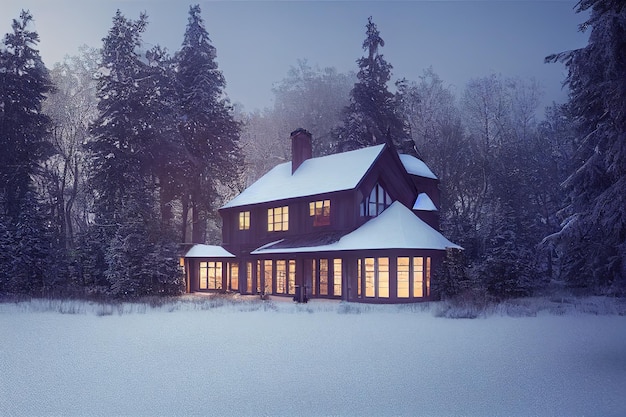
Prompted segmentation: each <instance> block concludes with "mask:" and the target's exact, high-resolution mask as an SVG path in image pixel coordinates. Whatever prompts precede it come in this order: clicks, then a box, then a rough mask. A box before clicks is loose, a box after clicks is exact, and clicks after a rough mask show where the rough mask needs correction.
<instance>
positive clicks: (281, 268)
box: [276, 260, 287, 294]
mask: <svg viewBox="0 0 626 417" xmlns="http://www.w3.org/2000/svg"><path fill="white" fill-rule="evenodd" d="M286 293H287V262H286V261H284V260H279V261H276V294H286Z"/></svg>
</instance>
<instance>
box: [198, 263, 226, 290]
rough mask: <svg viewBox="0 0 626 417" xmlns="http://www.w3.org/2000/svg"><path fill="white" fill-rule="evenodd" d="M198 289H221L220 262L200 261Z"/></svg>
mask: <svg viewBox="0 0 626 417" xmlns="http://www.w3.org/2000/svg"><path fill="white" fill-rule="evenodd" d="M200 289H201V290H221V289H222V263H221V262H200Z"/></svg>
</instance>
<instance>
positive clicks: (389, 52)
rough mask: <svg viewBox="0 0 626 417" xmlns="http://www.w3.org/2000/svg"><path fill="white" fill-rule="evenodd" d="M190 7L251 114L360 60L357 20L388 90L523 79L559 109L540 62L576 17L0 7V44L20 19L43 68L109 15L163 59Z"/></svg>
mask: <svg viewBox="0 0 626 417" xmlns="http://www.w3.org/2000/svg"><path fill="white" fill-rule="evenodd" d="M196 3H199V4H200V6H201V8H202V16H203V18H204V20H205V23H206V28H207V30H208V32H209V36H210V37H211V40H212V42H213V45H214V46H215V47H216V48H217V60H218V64H219V67H220V69H221V70H222V72H223V74H224V76H225V77H226V82H227V87H226V93H227V94H228V96H229V97H230V99H231V101H233V102H238V103H241V104H243V105H244V108H245V109H246V110H254V109H256V108H263V107H267V106H271V105H272V100H273V94H272V92H271V89H272V85H273V84H274V83H276V82H278V81H280V80H281V79H282V78H284V77H285V76H286V74H287V71H288V70H289V67H290V66H295V65H296V64H297V61H298V59H304V58H306V59H307V60H308V61H309V63H310V64H312V65H319V66H320V67H335V68H336V69H337V70H338V71H340V72H347V71H351V70H352V71H356V70H357V66H356V62H355V61H356V59H358V58H359V57H361V56H362V55H363V50H362V48H361V45H362V43H363V39H364V38H365V25H366V23H367V18H368V16H372V17H373V19H374V22H375V23H376V24H377V26H378V29H379V31H380V33H381V36H382V38H383V39H384V40H385V47H384V48H382V50H381V51H382V53H383V54H384V56H385V59H386V60H387V61H388V62H389V63H391V64H392V65H393V74H392V81H395V80H396V79H398V78H402V77H405V78H407V79H409V80H418V77H419V76H420V75H421V74H422V72H423V71H424V69H426V68H428V67H431V66H432V67H433V69H434V71H435V72H436V73H437V74H439V76H440V77H441V78H442V79H443V80H444V82H445V83H446V84H448V85H451V86H452V87H453V88H454V90H455V91H456V92H457V94H460V93H461V92H462V91H463V89H464V86H465V84H466V82H467V81H468V80H469V79H471V78H475V77H482V76H486V75H489V74H490V73H497V74H502V75H503V76H505V77H509V76H511V77H513V76H519V77H522V78H529V77H534V78H536V79H537V80H539V81H540V82H541V83H542V85H543V87H544V89H545V93H546V95H545V100H544V104H547V103H549V102H551V101H552V100H556V101H561V102H562V101H564V99H565V93H564V92H563V91H562V89H561V83H562V81H563V79H564V77H565V74H566V70H565V67H564V66H563V65H561V64H544V63H543V59H544V57H545V56H546V55H549V54H551V53H554V52H561V51H564V50H569V49H574V48H579V47H582V46H584V45H585V44H586V43H587V34H581V33H580V32H578V24H580V23H581V22H582V21H583V20H584V16H582V15H579V14H576V13H575V12H574V6H575V4H576V1H570V0H561V1H557V0H555V1H545V0H544V1H542V0H535V1H530V0H528V1H506V0H490V1H474V0H465V1H410V0H408V1H384V2H383V1H201V2H183V1H179V0H151V1H139V0H137V1H135V0H124V1H118V0H82V1H80V0H2V2H1V4H0V33H1V34H5V33H7V32H8V31H10V30H11V26H10V25H11V22H12V19H14V18H17V17H18V16H19V13H20V10H21V9H29V10H30V11H31V13H32V14H33V17H34V19H35V24H34V29H35V30H36V31H37V32H38V33H39V36H40V38H41V42H40V44H39V49H40V52H41V56H42V58H43V60H44V63H45V64H46V66H48V67H49V68H51V67H52V66H53V65H54V63H55V62H59V61H61V60H62V59H63V57H64V56H65V55H74V54H76V53H77V51H78V46H79V45H82V44H87V45H89V46H93V47H100V46H101V45H102V38H103V37H105V36H106V34H107V32H108V30H109V29H110V27H111V24H112V17H113V15H114V14H115V11H116V10H117V9H120V10H121V11H122V13H123V14H124V15H125V16H126V17H127V18H132V19H136V18H138V16H139V13H140V12H141V11H146V12H147V13H148V19H149V25H148V29H147V31H146V32H145V33H144V36H143V40H144V42H145V43H146V44H147V46H151V45H155V44H160V45H162V46H165V47H167V49H168V50H169V51H170V52H171V53H173V52H175V51H176V50H178V48H179V47H180V44H181V42H182V38H183V33H184V31H185V28H186V25H187V16H188V11H189V5H190V4H196Z"/></svg>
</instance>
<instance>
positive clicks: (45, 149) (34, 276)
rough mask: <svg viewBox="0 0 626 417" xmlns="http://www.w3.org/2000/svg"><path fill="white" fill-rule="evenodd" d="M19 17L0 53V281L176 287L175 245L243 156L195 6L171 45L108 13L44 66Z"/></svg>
mask: <svg viewBox="0 0 626 417" xmlns="http://www.w3.org/2000/svg"><path fill="white" fill-rule="evenodd" d="M31 20H32V16H31V15H30V14H29V13H28V12H22V14H21V16H20V18H19V19H18V20H14V22H13V26H12V28H13V32H12V33H9V34H7V35H6V37H5V38H4V48H3V49H2V53H1V55H0V88H1V90H0V100H1V102H0V141H2V142H1V148H2V149H3V152H2V155H1V156H0V158H2V160H1V163H0V170H1V172H0V179H1V183H0V184H1V188H0V199H1V200H0V201H1V203H2V204H1V211H0V215H1V217H0V239H1V240H0V253H1V254H2V258H1V259H0V293H18V294H19V293H21V294H51V293H60V294H72V293H78V294H81V295H84V294H93V293H95V294H98V295H108V296H114V297H128V298H132V297H138V296H144V295H154V294H179V293H180V292H181V291H183V289H184V282H183V276H182V271H181V269H180V267H179V256H180V247H179V245H180V243H182V242H188V241H196V242H199V241H204V240H205V239H206V233H207V228H208V227H207V225H208V224H209V223H211V222H212V220H213V219H214V217H215V212H216V207H217V206H218V205H219V204H220V203H221V201H222V199H223V198H224V190H227V189H228V188H229V187H236V184H237V181H238V179H239V177H240V174H241V169H242V167H243V159H242V153H241V150H240V147H239V136H240V129H241V125H240V123H239V122H237V121H236V120H235V118H234V117H233V113H232V108H231V105H230V103H229V101H228V99H227V97H226V96H225V94H224V87H225V80H224V77H223V75H222V73H221V72H220V71H219V69H218V66H217V63H216V60H215V59H216V50H215V48H214V47H213V46H212V44H211V41H210V38H209V36H208V32H207V31H206V29H205V27H204V22H203V20H202V18H201V15H200V8H199V7H198V6H193V7H191V8H190V10H189V20H188V24H187V28H186V31H185V32H184V35H183V41H182V45H181V48H180V50H179V51H177V52H176V53H175V54H174V55H173V56H170V55H168V53H167V51H165V50H164V49H162V48H160V47H159V46H156V47H153V48H151V49H149V50H144V49H143V43H142V39H141V36H142V33H143V32H144V30H145V28H146V25H147V17H146V15H144V14H142V15H141V16H140V17H139V19H138V20H131V19H127V18H126V17H124V15H123V14H122V13H121V12H119V11H118V12H117V13H116V15H115V16H114V17H113V24H112V27H111V29H110V31H109V33H108V34H107V36H106V37H105V38H104V39H103V45H102V48H101V49H100V50H99V51H93V50H87V49H85V50H83V51H82V54H81V56H79V57H76V58H71V59H67V60H66V61H65V62H64V63H62V64H58V65H56V66H55V67H54V69H53V70H52V71H51V72H49V71H48V70H47V69H46V67H45V66H44V64H43V62H42V61H41V58H40V56H39V53H38V51H37V49H36V45H37V42H38V36H37V34H36V33H35V32H32V31H30V30H29V29H28V27H29V23H30V21H31Z"/></svg>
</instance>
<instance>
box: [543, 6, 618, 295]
mask: <svg viewBox="0 0 626 417" xmlns="http://www.w3.org/2000/svg"><path fill="white" fill-rule="evenodd" d="M577 11H578V12H585V11H590V12H591V14H590V18H589V19H588V20H587V21H586V22H585V23H584V24H583V25H581V31H584V30H586V29H587V28H589V27H591V33H590V35H589V43H588V45H587V46H586V47H584V48H581V49H577V50H574V51H569V52H564V53H560V54H556V55H552V56H549V57H547V58H546V60H547V61H549V62H555V61H561V62H564V63H565V65H566V66H567V68H568V71H569V72H568V76H567V79H566V83H567V84H568V85H569V87H570V96H569V103H568V106H569V111H570V112H571V114H572V115H573V117H574V120H576V121H577V123H576V132H577V135H578V140H577V143H576V144H577V150H576V153H575V155H574V158H575V163H576V166H575V169H574V171H573V172H572V174H571V175H570V176H569V178H568V179H567V180H566V181H565V183H564V185H565V189H566V191H567V193H568V205H567V207H566V209H565V211H564V212H565V213H566V214H567V218H566V219H565V220H564V222H563V226H562V229H561V230H560V232H558V233H557V234H556V235H553V236H552V240H553V241H555V242H556V244H557V245H558V250H559V252H560V253H561V256H562V258H563V267H564V270H563V276H564V277H565V278H566V280H567V281H568V282H569V283H570V284H572V285H576V286H583V287H587V288H591V289H593V290H602V291H606V290H609V291H612V292H615V293H622V294H623V293H625V292H626V192H624V190H626V110H625V107H624V103H625V102H626V47H625V46H624V45H625V44H626V4H625V3H624V2H622V1H621V0H582V1H580V2H579V3H578V9H577Z"/></svg>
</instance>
